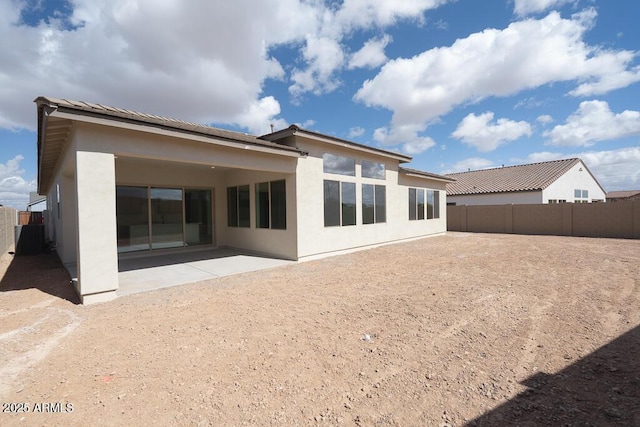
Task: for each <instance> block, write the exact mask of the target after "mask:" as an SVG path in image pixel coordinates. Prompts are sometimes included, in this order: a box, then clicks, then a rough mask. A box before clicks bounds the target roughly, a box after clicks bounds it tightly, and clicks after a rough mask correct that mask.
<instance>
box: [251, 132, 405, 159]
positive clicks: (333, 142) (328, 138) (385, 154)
mask: <svg viewBox="0 0 640 427" xmlns="http://www.w3.org/2000/svg"><path fill="white" fill-rule="evenodd" d="M276 135H277V136H276ZM297 135H300V136H302V137H305V138H308V139H313V140H315V141H320V142H326V143H328V144H331V145H336V146H339V147H345V148H350V149H354V150H358V151H363V152H365V153H369V154H374V155H376V156H383V157H387V158H391V159H394V160H398V161H399V162H400V163H408V162H410V161H411V160H412V158H411V157H410V156H405V155H403V154H396V153H392V152H391V151H386V150H380V149H376V148H373V147H367V146H365V145H362V144H358V143H356V142H351V141H347V140H343V139H340V138H333V137H331V136H329V135H323V134H320V133H316V132H310V131H306V130H304V129H291V128H288V129H283V130H281V131H278V132H275V133H273V134H268V135H263V136H261V137H260V138H263V139H266V140H267V141H272V140H277V139H281V138H286V137H288V136H297ZM272 136H276V137H275V138H274V137H272Z"/></svg>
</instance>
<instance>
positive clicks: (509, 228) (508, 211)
mask: <svg viewBox="0 0 640 427" xmlns="http://www.w3.org/2000/svg"><path fill="white" fill-rule="evenodd" d="M504 232H505V233H507V234H513V205H512V204H511V205H504Z"/></svg>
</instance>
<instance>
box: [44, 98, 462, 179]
mask: <svg viewBox="0 0 640 427" xmlns="http://www.w3.org/2000/svg"><path fill="white" fill-rule="evenodd" d="M34 102H36V105H37V108H38V189H39V190H40V192H46V189H47V187H48V184H49V182H50V180H51V179H52V176H53V173H54V169H55V166H56V163H57V159H58V156H59V155H60V153H61V152H62V149H63V147H64V144H65V143H66V140H67V138H68V136H69V134H70V129H71V126H72V121H73V120H78V119H79V120H86V121H94V122H98V123H101V122H103V121H104V120H111V121H115V122H119V123H121V125H122V126H127V127H130V126H151V127H155V128H160V129H162V131H163V132H164V131H170V132H180V133H185V134H187V135H196V136H198V137H199V138H202V137H205V138H207V139H208V138H211V141H212V142H216V141H218V143H222V142H220V141H221V140H224V141H225V142H224V144H227V145H235V144H236V143H237V144H238V145H239V146H240V147H241V148H246V145H248V144H249V145H254V146H256V147H258V148H257V149H260V150H266V151H272V150H278V151H283V152H286V153H283V154H287V155H294V156H295V155H305V154H306V153H304V152H303V151H302V150H300V149H299V148H298V147H295V146H292V145H289V144H287V143H286V142H285V138H287V137H289V136H292V135H300V136H303V137H307V138H311V139H315V140H318V141H322V142H324V143H329V144H333V145H338V146H343V147H350V148H353V149H356V150H360V151H364V152H369V153H373V154H376V155H382V156H385V157H388V158H392V159H395V160H397V161H398V162H400V163H407V162H410V161H411V160H412V158H411V156H407V155H405V154H402V153H397V152H394V151H388V150H383V149H380V148H376V147H371V146H368V145H364V144H359V143H356V142H353V141H348V140H346V139H341V138H337V137H334V136H331V135H325V134H322V133H319V132H314V131H310V130H306V129H302V128H300V127H299V126H296V125H291V126H289V127H288V128H286V129H283V130H280V131H277V132H273V133H270V134H266V135H262V136H255V135H249V134H246V133H242V132H234V131H230V130H225V129H219V128H215V127H212V126H206V125H202V124H198V123H193V122H187V121H184V120H178V119H172V118H167V117H163V116H158V115H155V114H147V113H140V112H136V111H131V110H127V109H124V108H117V107H110V106H106V105H103V104H94V103H90V102H84V101H73V100H69V99H58V98H49V97H44V96H40V97H38V98H36V99H35V101H34ZM45 142H46V144H45ZM404 171H405V173H408V174H413V175H418V176H420V177H425V178H431V179H436V180H441V181H445V182H452V181H453V180H452V179H450V178H447V177H445V176H442V175H436V174H432V173H429V172H424V171H418V170H415V169H404Z"/></svg>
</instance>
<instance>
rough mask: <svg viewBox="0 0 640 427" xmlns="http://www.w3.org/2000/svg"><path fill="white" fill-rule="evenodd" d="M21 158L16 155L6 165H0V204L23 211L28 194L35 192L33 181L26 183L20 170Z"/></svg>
mask: <svg viewBox="0 0 640 427" xmlns="http://www.w3.org/2000/svg"><path fill="white" fill-rule="evenodd" d="M23 159H24V157H23V156H21V155H17V156H15V157H14V158H13V159H11V160H8V161H7V162H6V163H4V164H2V163H0V204H1V205H4V206H10V207H13V208H16V209H21V210H24V209H26V207H27V203H28V202H29V192H30V191H35V190H36V182H35V180H31V181H27V180H25V179H24V177H23V175H24V173H25V171H24V169H21V168H20V162H22V160H23Z"/></svg>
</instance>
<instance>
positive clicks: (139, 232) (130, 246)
mask: <svg viewBox="0 0 640 427" xmlns="http://www.w3.org/2000/svg"><path fill="white" fill-rule="evenodd" d="M116 214H117V225H118V252H132V251H143V250H149V249H152V250H153V249H163V248H178V247H183V246H193V245H210V244H212V243H213V221H212V219H213V217H212V194H211V190H203V189H182V188H158V187H129V186H117V187H116Z"/></svg>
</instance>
